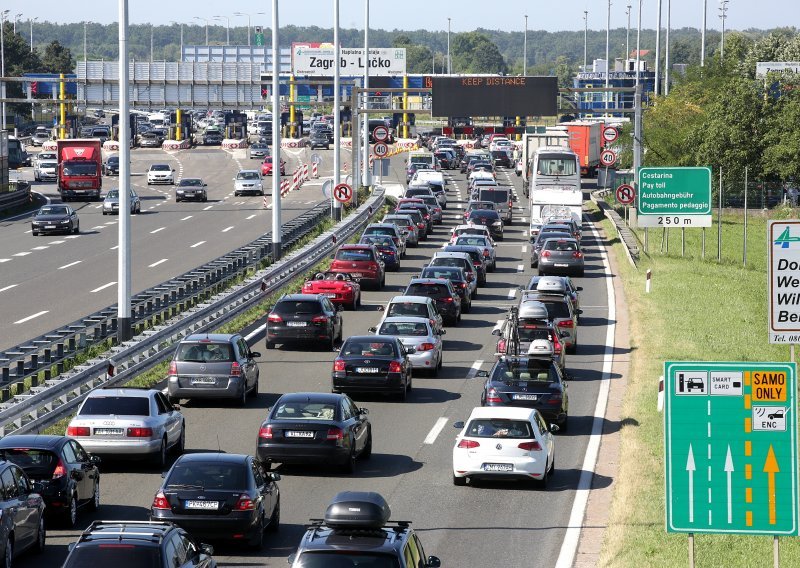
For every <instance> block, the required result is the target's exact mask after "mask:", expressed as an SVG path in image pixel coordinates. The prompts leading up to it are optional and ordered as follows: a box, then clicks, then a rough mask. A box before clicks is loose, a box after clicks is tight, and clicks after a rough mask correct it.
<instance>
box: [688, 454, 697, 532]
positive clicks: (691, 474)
mask: <svg viewBox="0 0 800 568" xmlns="http://www.w3.org/2000/svg"><path fill="white" fill-rule="evenodd" d="M696 469H697V468H696V467H695V465H694V452H693V451H692V445H691V444H689V456H688V457H687V458H686V471H687V472H689V522H690V523H693V522H694V472H695V470H696Z"/></svg>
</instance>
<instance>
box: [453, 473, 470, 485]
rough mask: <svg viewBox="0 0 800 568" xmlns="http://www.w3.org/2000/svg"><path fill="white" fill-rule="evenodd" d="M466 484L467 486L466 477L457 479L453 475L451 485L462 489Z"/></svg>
mask: <svg viewBox="0 0 800 568" xmlns="http://www.w3.org/2000/svg"><path fill="white" fill-rule="evenodd" d="M466 484H467V478H466V477H458V476H456V475H453V485H457V486H459V487H463V486H464V485H466Z"/></svg>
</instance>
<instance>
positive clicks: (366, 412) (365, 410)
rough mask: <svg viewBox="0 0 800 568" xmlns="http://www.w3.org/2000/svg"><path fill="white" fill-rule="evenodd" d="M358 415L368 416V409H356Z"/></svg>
mask: <svg viewBox="0 0 800 568" xmlns="http://www.w3.org/2000/svg"><path fill="white" fill-rule="evenodd" d="M358 413H359V414H369V409H368V408H359V409H358Z"/></svg>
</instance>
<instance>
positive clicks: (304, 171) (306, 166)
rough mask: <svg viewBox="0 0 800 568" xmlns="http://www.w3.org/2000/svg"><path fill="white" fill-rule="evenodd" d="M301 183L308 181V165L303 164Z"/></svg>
mask: <svg viewBox="0 0 800 568" xmlns="http://www.w3.org/2000/svg"><path fill="white" fill-rule="evenodd" d="M303 181H308V164H303Z"/></svg>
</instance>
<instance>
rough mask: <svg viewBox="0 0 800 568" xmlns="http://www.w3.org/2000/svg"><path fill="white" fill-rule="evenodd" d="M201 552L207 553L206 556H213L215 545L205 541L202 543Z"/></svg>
mask: <svg viewBox="0 0 800 568" xmlns="http://www.w3.org/2000/svg"><path fill="white" fill-rule="evenodd" d="M200 552H201V553H202V554H205V555H206V556H212V555H213V554H214V547H213V546H211V545H210V544H206V543H205V542H201V543H200Z"/></svg>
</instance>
